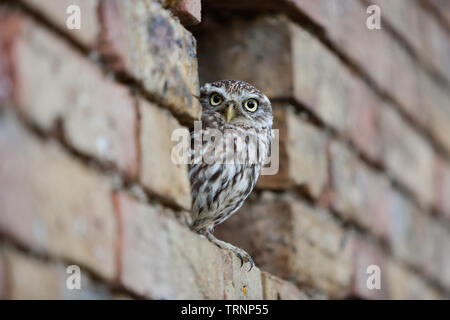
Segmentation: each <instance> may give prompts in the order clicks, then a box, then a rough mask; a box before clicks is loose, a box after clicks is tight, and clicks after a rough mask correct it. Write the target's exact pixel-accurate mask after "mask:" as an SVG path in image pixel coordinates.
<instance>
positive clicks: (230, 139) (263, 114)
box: [189, 80, 273, 241]
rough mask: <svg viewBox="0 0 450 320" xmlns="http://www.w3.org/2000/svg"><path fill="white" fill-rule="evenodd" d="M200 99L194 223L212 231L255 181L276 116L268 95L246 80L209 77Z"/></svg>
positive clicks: (195, 133) (193, 166)
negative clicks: (201, 110) (211, 79)
mask: <svg viewBox="0 0 450 320" xmlns="http://www.w3.org/2000/svg"><path fill="white" fill-rule="evenodd" d="M200 102H201V104H202V109H203V113H202V118H201V121H202V123H201V130H200V128H195V130H192V131H191V140H192V144H191V154H192V158H191V160H192V161H191V164H190V167H189V178H190V181H191V185H192V198H193V203H192V221H193V223H192V228H193V229H194V230H195V231H197V232H199V233H208V234H211V232H212V231H213V228H214V226H215V225H217V224H219V223H221V222H223V221H225V220H226V219H227V218H229V217H230V216H231V215H232V214H233V213H234V212H236V211H237V210H238V209H239V208H240V207H241V206H242V204H243V202H244V200H245V199H246V198H247V197H248V195H249V194H250V193H251V191H252V190H253V188H254V187H255V184H256V181H257V180H258V177H259V174H260V171H261V168H262V166H263V165H264V162H265V160H266V157H267V155H268V153H269V149H270V142H271V137H272V130H271V129H272V122H273V116H272V107H271V104H270V101H269V99H268V98H267V97H266V96H265V95H264V94H263V93H262V92H260V91H259V90H258V89H256V88H255V87H253V86H252V85H250V84H248V83H246V82H243V81H235V80H223V81H217V82H213V83H208V84H206V85H205V86H203V87H202V88H201V91H200ZM197 129H198V130H197ZM211 236H212V235H211ZM218 241H220V240H218Z"/></svg>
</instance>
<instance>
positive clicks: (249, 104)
mask: <svg viewBox="0 0 450 320" xmlns="http://www.w3.org/2000/svg"><path fill="white" fill-rule="evenodd" d="M244 107H245V109H247V110H248V111H250V112H255V111H256V109H258V101H256V100H255V99H248V100H247V101H245V103H244Z"/></svg>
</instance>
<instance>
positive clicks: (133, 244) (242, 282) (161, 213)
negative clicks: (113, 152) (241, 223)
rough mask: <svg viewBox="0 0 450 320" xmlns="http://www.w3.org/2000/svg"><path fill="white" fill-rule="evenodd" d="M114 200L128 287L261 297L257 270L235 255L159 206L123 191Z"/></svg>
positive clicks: (158, 294) (153, 292)
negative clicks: (248, 270)
mask: <svg viewBox="0 0 450 320" xmlns="http://www.w3.org/2000/svg"><path fill="white" fill-rule="evenodd" d="M116 202H117V206H118V209H119V212H120V219H121V223H122V228H123V231H122V232H123V235H122V244H121V259H120V261H121V276H120V281H121V283H123V285H124V286H125V287H126V288H128V289H129V290H131V291H133V292H136V293H138V294H140V295H143V296H146V297H149V298H154V299H161V298H165V299H223V298H226V299H236V298H240V299H244V298H261V297H262V289H261V276H260V271H259V270H258V268H254V269H252V271H251V272H247V270H246V269H245V268H248V265H245V267H244V268H240V262H239V260H238V258H237V257H236V256H235V255H234V254H231V253H230V252H227V251H221V250H220V249H218V248H217V247H216V246H214V245H213V244H212V243H210V242H209V241H207V240H206V239H204V238H202V237H200V236H199V235H197V234H194V233H192V232H190V231H189V230H188V229H186V228H184V227H182V226H181V225H180V224H178V222H177V221H175V219H173V218H171V217H170V212H167V210H165V209H163V208H161V207H158V206H147V205H145V204H143V203H139V202H138V201H137V200H134V199H133V198H131V197H130V196H128V195H126V194H124V193H118V194H117V195H116ZM244 286H245V287H246V294H245V293H244V292H243V287H244Z"/></svg>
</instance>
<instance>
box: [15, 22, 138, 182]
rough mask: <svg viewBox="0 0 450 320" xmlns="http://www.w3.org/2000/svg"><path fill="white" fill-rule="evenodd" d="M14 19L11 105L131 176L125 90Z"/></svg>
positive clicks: (131, 135)
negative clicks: (57, 130)
mask: <svg viewBox="0 0 450 320" xmlns="http://www.w3.org/2000/svg"><path fill="white" fill-rule="evenodd" d="M17 19H18V20H19V22H17V23H19V24H20V25H21V27H20V28H18V29H19V30H17V33H16V34H15V35H14V41H13V43H12V44H11V45H10V46H9V47H8V49H9V51H10V54H11V55H13V57H12V59H11V60H12V65H10V67H11V68H12V70H11V73H12V75H13V84H14V87H13V91H12V95H13V98H12V100H13V103H14V104H15V105H17V107H18V108H19V109H20V110H21V112H22V113H23V114H24V115H25V116H26V117H27V118H28V119H29V120H30V121H31V122H33V123H35V124H36V125H37V126H38V127H39V128H41V129H42V130H44V131H51V130H52V129H53V128H55V126H57V125H58V124H61V125H62V131H63V134H64V137H65V139H66V140H67V142H68V143H69V144H70V145H71V146H73V147H74V148H75V149H77V150H78V151H79V152H80V153H83V154H86V155H89V156H92V157H95V158H97V159H98V160H100V161H101V162H105V163H108V164H109V163H112V164H114V165H115V166H117V167H118V168H119V169H120V170H122V171H124V172H126V173H127V174H128V175H129V176H132V177H133V176H135V175H136V174H137V146H136V143H137V141H136V115H135V105H134V103H135V102H134V99H133V97H132V96H131V93H130V92H129V91H128V89H127V88H126V87H124V86H122V85H119V84H116V83H114V82H113V81H112V80H110V79H108V78H107V77H106V76H105V75H103V74H102V73H101V71H100V70H99V69H98V68H97V67H96V66H95V65H93V64H92V63H91V62H90V61H89V60H87V59H85V58H83V57H82V56H81V55H79V54H78V53H77V52H76V51H74V50H73V49H71V48H70V47H69V46H68V45H67V44H66V43H64V42H63V41H62V40H60V39H58V38H56V37H55V36H53V35H52V34H50V33H49V32H48V31H46V30H45V29H43V28H41V27H39V26H38V25H36V24H35V23H33V22H31V21H30V20H27V19H26V18H24V17H17ZM74 75H77V76H76V77H74ZM49 88H51V90H49Z"/></svg>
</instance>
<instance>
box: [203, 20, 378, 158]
mask: <svg viewBox="0 0 450 320" xmlns="http://www.w3.org/2000/svg"><path fill="white" fill-rule="evenodd" d="M224 30H226V33H227V34H228V36H227V37H221V36H220V34H223V31H224ZM198 39H199V61H200V65H199V73H200V78H201V80H202V82H210V81H213V80H215V79H221V78H223V79H242V80H245V81H248V82H250V83H252V84H254V85H255V86H256V87H258V88H259V89H260V90H262V91H263V92H264V93H265V94H266V95H267V96H268V97H269V98H271V99H280V98H281V99H286V98H294V99H295V100H296V101H297V102H299V103H301V104H302V105H304V106H306V107H307V108H309V109H310V110H312V111H314V113H315V114H316V115H318V116H319V117H320V119H321V120H322V121H324V122H325V123H326V124H327V125H328V126H331V127H333V128H334V129H337V130H338V131H340V132H342V134H343V135H344V136H346V137H348V138H349V139H351V140H352V141H354V143H355V144H356V145H358V146H359V147H361V148H362V150H363V151H365V152H367V153H368V154H369V155H370V156H373V157H375V158H377V157H378V152H379V149H380V148H379V144H378V143H377V136H378V135H377V134H378V132H377V124H376V122H377V108H376V107H377V106H378V103H379V102H378V100H377V99H376V97H375V96H374V95H373V93H371V91H370V90H369V89H368V88H367V86H366V85H365V84H364V83H363V82H362V81H361V80H360V79H357V78H356V77H355V75H354V74H353V73H352V72H350V71H349V70H348V69H347V68H346V67H345V66H344V65H343V64H342V63H341V62H340V60H339V59H338V58H337V57H336V56H335V55H334V54H333V53H332V52H330V51H329V50H328V48H326V47H325V46H324V45H322V44H321V43H320V41H318V40H317V39H316V38H315V37H313V36H312V35H310V34H309V33H308V32H306V31H304V30H303V29H302V28H301V27H299V26H298V25H296V24H294V23H292V22H290V21H289V20H287V19H286V18H285V17H283V16H276V17H273V16H271V17H267V16H263V17H260V18H257V19H255V20H251V21H250V22H249V21H248V20H245V21H243V20H239V19H234V20H231V21H228V22H226V23H224V24H219V25H217V26H213V27H210V28H209V29H208V30H207V31H204V32H199V34H198ZM263 53H264V54H263ZM218 60H219V61H221V63H220V64H217V61H218ZM227 61H228V62H229V63H226V62H227ZM255 65H258V68H255V67H254V66H255ZM349 114H351V117H349Z"/></svg>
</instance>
